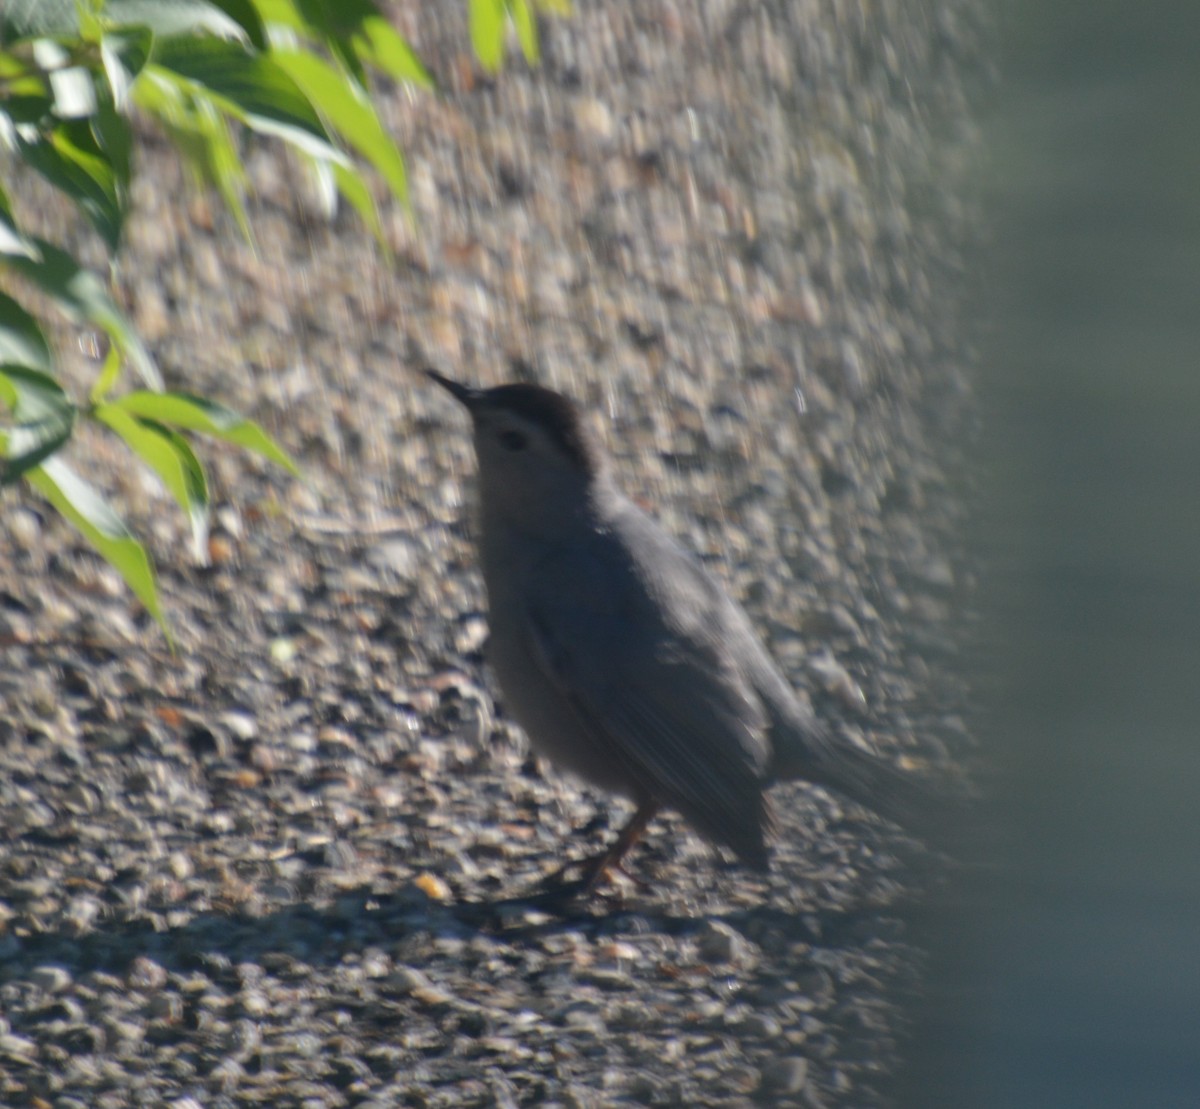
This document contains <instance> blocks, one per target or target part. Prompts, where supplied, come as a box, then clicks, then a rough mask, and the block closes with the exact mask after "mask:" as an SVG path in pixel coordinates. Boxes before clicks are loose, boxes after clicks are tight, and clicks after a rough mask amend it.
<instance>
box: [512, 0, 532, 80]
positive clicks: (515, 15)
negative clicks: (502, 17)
mask: <svg viewBox="0 0 1200 1109" xmlns="http://www.w3.org/2000/svg"><path fill="white" fill-rule="evenodd" d="M508 10H509V13H510V14H511V16H512V21H513V26H514V27H516V29H517V41H519V42H520V44H521V52H522V53H523V54H524V55H525V60H526V61H527V62H528V63H529V64H530V65H537V62H538V58H539V48H538V33H537V20H536V19H535V18H534V15H533V9H532V7H531V6H530V4H529V0H508Z"/></svg>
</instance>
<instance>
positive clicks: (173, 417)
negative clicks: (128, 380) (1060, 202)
mask: <svg viewBox="0 0 1200 1109" xmlns="http://www.w3.org/2000/svg"><path fill="white" fill-rule="evenodd" d="M113 404H114V405H117V406H119V407H121V408H124V409H125V410H126V411H128V412H132V413H133V414H134V415H135V416H142V417H144V418H145V419H148V420H156V421H158V422H159V423H164V424H169V425H170V426H172V427H181V428H185V429H186V430H188V431H199V432H203V433H204V434H205V435H212V436H215V437H216V438H218V439H223V440H225V442H227V443H235V444H236V445H237V446H239V447H244V448H245V449H246V450H248V451H253V452H254V453H255V454H259V455H262V456H263V457H264V458H267V459H269V460H270V461H272V462H274V463H275V464H276V465H278V466H282V467H283V468H284V469H285V470H287V471H289V472H290V473H292V474H295V475H296V476H299V474H300V468H299V467H298V466H297V465H296V464H295V462H293V461H292V460H291V458H290V457H288V455H287V453H286V452H285V451H284V450H283V448H282V447H280V446H279V445H278V444H276V442H275V440H273V439H272V438H271V437H270V436H269V435H268V434H267V433H266V432H265V431H263V429H262V428H261V427H259V426H258V424H256V423H254V421H253V420H247V419H245V418H244V417H242V416H240V415H238V413H236V412H234V411H233V410H232V409H230V408H226V407H225V406H224V405H222V404H218V403H217V402H216V401H211V400H208V399H207V398H206V397H197V396H194V395H193V394H191V393H150V392H146V391H144V390H143V391H139V392H136V393H128V394H127V395H125V396H123V397H121V398H120V399H119V400H116V401H114V402H113Z"/></svg>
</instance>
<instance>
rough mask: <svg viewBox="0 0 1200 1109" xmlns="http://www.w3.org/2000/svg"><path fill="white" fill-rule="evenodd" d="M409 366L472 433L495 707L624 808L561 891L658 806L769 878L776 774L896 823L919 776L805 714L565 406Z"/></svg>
mask: <svg viewBox="0 0 1200 1109" xmlns="http://www.w3.org/2000/svg"><path fill="white" fill-rule="evenodd" d="M426 374H427V375H428V377H429V378H431V379H432V380H433V381H434V382H436V383H437V384H438V385H440V386H441V387H442V388H443V389H444V390H446V391H447V392H448V393H449V394H450V395H451V396H452V397H453V398H454V399H455V400H457V401H458V402H459V403H460V404H462V405H463V406H464V407H465V408H466V410H467V413H468V414H469V415H470V418H471V422H472V426H473V435H474V446H475V453H476V460H477V468H478V478H477V481H478V488H479V531H478V546H479V559H480V564H481V568H482V574H483V579H484V584H485V586H486V590H487V598H488V625H489V638H488V642H487V647H486V659H487V662H488V663H489V665H490V667H491V669H492V670H493V672H494V674H495V677H496V679H497V681H498V683H499V687H500V691H501V693H502V695H503V704H504V707H505V708H506V709H507V710H508V712H509V713H510V714H511V716H512V717H513V718H514V719H515V720H516V722H517V723H518V724H519V725H520V726H521V728H522V729H523V730H524V732H525V733H526V735H527V736H528V739H529V741H530V744H531V746H532V749H533V750H534V752H535V753H536V754H538V755H539V756H541V757H543V758H544V759H546V760H548V761H549V762H550V763H551V764H554V765H555V766H557V767H559V768H561V769H564V770H566V771H568V772H571V773H573V774H574V775H576V776H577V777H579V778H581V779H583V780H584V781H585V782H588V783H590V784H592V785H593V786H596V787H598V788H600V789H602V790H604V791H607V792H611V793H614V794H617V795H622V796H624V797H626V798H627V799H628V800H630V801H632V803H633V805H634V812H633V815H632V817H631V818H630V819H629V821H628V822H627V823H626V824H625V825H624V827H623V828H621V830H620V832H619V833H618V835H617V837H616V840H615V842H613V843H612V845H611V846H610V847H609V848H608V849H607V850H606V851H604V852H603V853H601V854H600V855H599V856H597V857H596V858H595V859H592V860H590V861H589V862H588V865H587V866H586V867H585V868H584V877H583V878H582V879H580V880H579V882H578V883H577V885H578V886H579V888H581V889H583V890H585V891H588V892H591V891H594V890H595V889H596V888H597V886H598V885H599V884H600V883H601V882H602V881H603V880H605V879H606V878H607V877H609V876H611V873H612V872H613V871H615V870H619V869H623V867H622V863H623V861H624V859H625V857H626V855H627V853H628V852H629V851H630V850H631V849H632V848H633V846H634V845H635V844H636V843H637V842H638V841H639V839H640V838H641V837H642V835H643V833H644V832H645V831H646V829H647V827H648V825H649V824H650V823H651V821H652V820H653V819H654V817H655V816H656V815H657V814H658V813H659V811H660V810H662V809H671V810H675V811H676V812H678V813H680V814H682V815H683V817H684V818H685V820H686V821H687V822H688V823H689V824H690V825H691V827H692V828H694V829H695V830H696V831H698V832H699V833H700V834H701V835H702V836H703V837H704V838H706V839H707V840H709V841H710V842H712V843H714V844H718V845H721V846H724V847H726V848H729V849H730V850H731V851H732V852H733V853H734V854H735V855H736V856H737V858H738V860H739V861H740V862H741V863H743V864H745V865H746V866H748V867H749V868H751V869H753V870H755V871H760V872H765V871H767V870H768V869H769V862H770V846H769V844H770V841H771V839H772V838H773V836H774V834H775V829H776V822H775V819H774V815H773V811H772V806H771V802H770V798H769V797H768V793H767V791H768V789H769V788H770V787H771V786H772V785H774V784H775V783H777V782H783V781H789V780H793V779H804V780H806V781H808V782H811V783H814V784H816V785H819V786H822V787H825V788H827V789H830V790H832V791H834V792H836V793H838V794H841V795H842V796H844V797H847V798H849V799H850V800H852V801H854V802H856V803H858V804H860V805H863V806H865V807H866V808H868V809H871V810H873V811H875V812H877V813H879V814H881V815H883V816H885V817H886V818H888V819H890V820H892V821H893V822H896V823H899V824H901V825H903V824H904V823H905V820H906V818H907V817H909V816H911V814H912V811H913V807H914V804H919V803H920V801H919V800H917V799H918V798H920V797H923V796H924V794H925V788H924V786H920V787H915V788H914V782H913V781H912V779H914V778H915V777H916V776H915V775H913V774H911V773H909V772H906V771H902V770H900V769H899V768H898V767H896V766H894V765H892V764H891V763H889V762H886V761H885V760H883V759H882V758H879V757H876V756H874V755H872V754H870V753H869V752H867V751H865V750H862V749H861V748H859V747H857V746H855V745H852V744H850V743H849V742H848V741H845V740H842V739H840V738H839V737H837V736H836V735H835V734H834V733H833V732H832V731H831V730H830V728H829V727H828V726H827V725H825V724H824V723H823V722H822V721H821V720H820V719H819V718H818V717H817V715H816V714H815V712H814V710H813V708H812V706H811V704H810V703H809V701H808V700H807V698H802V697H800V696H799V695H798V694H797V693H796V691H795V690H794V689H793V688H792V686H791V685H790V684H789V682H788V681H787V679H786V678H785V677H784V675H783V673H782V672H781V671H780V669H779V667H778V665H777V664H776V662H775V661H774V659H773V658H772V657H771V655H770V654H769V652H768V651H767V648H766V647H765V646H764V645H763V642H762V640H761V638H760V637H759V635H758V634H757V633H756V631H755V629H754V626H753V624H752V622H751V620H750V617H749V616H748V615H747V613H746V611H745V610H744V609H743V608H742V606H741V605H740V604H738V602H737V601H735V600H734V599H733V598H732V597H731V596H730V595H729V594H728V593H727V592H726V590H725V589H724V588H723V587H722V585H721V584H720V583H719V582H718V580H717V579H716V578H715V577H714V576H713V574H712V573H710V571H709V570H708V569H707V568H706V567H705V566H704V565H703V564H702V563H701V562H700V561H699V560H698V559H697V558H696V557H695V556H694V555H693V554H692V553H691V552H690V551H688V550H687V549H686V548H685V547H684V546H683V545H681V544H680V543H679V541H677V540H676V539H675V538H674V537H672V536H671V535H670V534H669V533H668V532H667V531H666V530H665V529H664V528H663V527H662V526H661V525H660V524H659V523H657V522H656V521H655V520H654V519H653V518H652V517H651V516H650V515H649V514H648V513H647V512H646V511H645V510H643V509H642V508H641V507H639V506H638V505H637V504H636V503H635V502H634V501H633V500H632V499H630V498H629V497H628V496H627V495H626V494H625V493H624V492H622V490H621V488H620V486H619V484H618V482H617V479H616V475H615V472H614V465H613V461H612V458H611V456H610V455H609V453H608V452H607V450H606V449H605V447H604V445H603V443H602V442H601V440H600V438H599V436H598V435H597V434H596V433H595V431H594V430H593V429H592V427H591V425H590V424H589V422H588V420H587V418H586V417H585V415H584V413H583V412H582V411H581V409H580V408H579V407H578V406H577V405H576V404H575V403H574V402H573V401H572V400H571V399H569V398H568V397H567V396H565V395H563V394H562V393H559V392H555V391H553V390H551V389H548V388H545V387H542V386H540V385H534V384H527V383H511V384H504V385H498V386H495V387H492V388H476V387H473V386H469V385H463V384H460V383H459V382H457V381H454V380H451V379H450V378H448V377H445V376H443V375H442V374H440V373H439V372H437V371H436V370H432V369H427V370H426ZM564 869H565V868H564Z"/></svg>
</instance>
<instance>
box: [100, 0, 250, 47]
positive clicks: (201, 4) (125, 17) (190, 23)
mask: <svg viewBox="0 0 1200 1109" xmlns="http://www.w3.org/2000/svg"><path fill="white" fill-rule="evenodd" d="M225 6H226V5H225V4H223V3H221V2H220V0H107V3H106V4H105V5H104V16H105V19H106V21H107V22H108V23H110V24H111V25H112V26H115V27H124V26H133V25H136V24H144V25H145V26H147V27H149V28H150V30H151V31H153V32H154V34H155V35H178V36H181V37H199V36H201V35H216V36H218V37H220V38H226V39H240V38H242V37H243V35H244V34H245V31H244V29H243V28H242V27H241V26H240V24H239V22H238V20H236V19H234V18H231V16H230V15H227V14H226V13H225V12H224V11H223V10H222V9H223V8H225Z"/></svg>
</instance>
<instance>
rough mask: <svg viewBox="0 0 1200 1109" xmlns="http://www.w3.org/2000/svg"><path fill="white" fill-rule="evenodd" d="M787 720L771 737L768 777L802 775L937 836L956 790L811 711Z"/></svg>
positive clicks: (908, 828) (911, 829) (906, 827)
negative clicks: (861, 743) (858, 742)
mask: <svg viewBox="0 0 1200 1109" xmlns="http://www.w3.org/2000/svg"><path fill="white" fill-rule="evenodd" d="M798 723H799V722H791V726H790V727H788V728H786V729H779V731H780V732H782V733H783V735H782V736H781V737H780V738H779V739H777V740H776V742H775V760H774V764H773V767H772V778H773V780H775V781H792V780H795V779H803V780H804V781H808V782H812V783H814V784H815V785H819V786H823V787H825V788H826V789H830V790H832V791H833V792H835V793H837V794H840V795H841V796H843V797H845V798H848V799H849V800H851V801H854V802H855V803H856V804H859V805H862V806H863V807H864V808H867V809H870V810H871V811H872V812H875V813H878V814H879V815H880V816H883V817H886V818H887V819H888V820H890V821H891V822H892V823H894V824H896V825H898V826H899V827H900V828H901V830H902V831H904V832H907V833H909V834H910V835H914V836H916V837H918V838H919V839H922V840H926V841H929V840H938V839H940V838H941V837H940V836H939V835H938V832H939V829H941V828H943V827H944V824H945V822H946V820H947V818H948V817H949V815H950V814H951V812H952V811H953V810H954V809H955V808H956V807H957V801H958V800H960V799H961V790H960V789H959V788H958V787H954V788H951V786H950V783H948V782H947V783H943V782H939V781H938V780H937V778H936V777H933V776H930V775H928V774H926V773H923V772H919V771H907V770H902V769H901V768H900V767H899V766H897V765H895V764H894V763H891V762H889V761H888V760H887V759H885V758H883V757H881V756H879V755H874V754H871V753H870V752H869V751H866V750H864V749H862V748H861V747H857V746H855V745H854V744H852V743H851V742H850V741H848V740H845V739H841V738H839V737H837V736H835V735H834V734H833V733H832V732H831V731H830V730H829V729H828V728H827V727H825V725H823V724H822V723H820V721H818V720H817V719H816V718H815V716H814V717H810V718H808V719H806V720H804V721H803V726H802V727H798V726H797V724H798Z"/></svg>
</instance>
